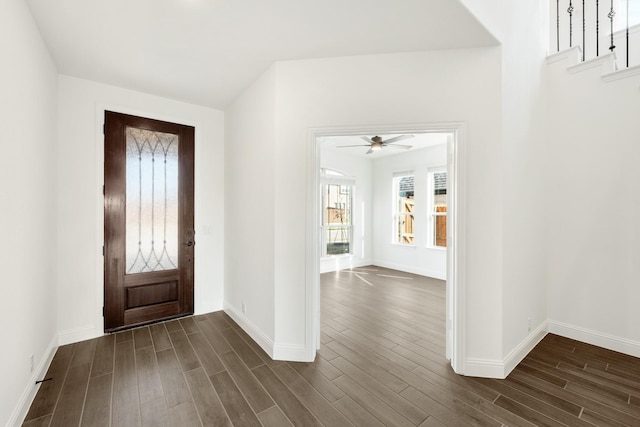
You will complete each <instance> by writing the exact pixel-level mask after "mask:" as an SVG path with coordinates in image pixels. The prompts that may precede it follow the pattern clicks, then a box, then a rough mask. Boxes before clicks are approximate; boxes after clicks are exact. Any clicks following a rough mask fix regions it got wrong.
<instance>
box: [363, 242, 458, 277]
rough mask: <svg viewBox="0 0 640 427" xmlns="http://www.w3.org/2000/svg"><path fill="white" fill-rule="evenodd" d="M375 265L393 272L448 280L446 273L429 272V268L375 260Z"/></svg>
mask: <svg viewBox="0 0 640 427" xmlns="http://www.w3.org/2000/svg"><path fill="white" fill-rule="evenodd" d="M430 249H432V248H430ZM373 265H377V266H378V267H384V268H390V269H392V270H399V271H406V272H407V273H412V274H419V275H420V276H426V277H431V278H433V279H440V280H447V275H446V273H443V272H442V271H435V270H429V269H427V268H415V267H413V266H410V265H404V264H398V263H395V262H386V261H382V260H374V261H373Z"/></svg>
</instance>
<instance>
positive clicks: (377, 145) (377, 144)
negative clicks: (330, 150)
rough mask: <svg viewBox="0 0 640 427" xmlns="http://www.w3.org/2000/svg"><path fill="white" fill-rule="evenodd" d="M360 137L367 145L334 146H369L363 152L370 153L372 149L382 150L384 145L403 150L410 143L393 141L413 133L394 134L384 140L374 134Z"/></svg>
mask: <svg viewBox="0 0 640 427" xmlns="http://www.w3.org/2000/svg"><path fill="white" fill-rule="evenodd" d="M361 138H362V139H364V140H365V141H366V142H368V145H364V144H361V145H339V146H337V147H336V148H347V147H369V151H367V152H366V153H365V154H371V153H373V152H374V151H379V150H382V149H383V148H384V147H395V148H402V149H404V150H408V149H409V148H412V147H413V146H412V145H400V144H395V142H398V141H402V140H405V139H409V138H413V135H400V136H396V137H393V138H389V139H386V140H383V139H382V138H381V137H379V136H374V137H373V138H369V137H368V136H361Z"/></svg>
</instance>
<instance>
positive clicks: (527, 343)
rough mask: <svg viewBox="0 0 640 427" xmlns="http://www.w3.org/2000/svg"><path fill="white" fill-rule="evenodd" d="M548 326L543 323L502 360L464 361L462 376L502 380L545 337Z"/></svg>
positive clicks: (472, 359)
mask: <svg viewBox="0 0 640 427" xmlns="http://www.w3.org/2000/svg"><path fill="white" fill-rule="evenodd" d="M547 330H548V325H547V321H544V322H542V323H541V324H540V326H538V327H537V328H536V329H535V330H533V331H532V332H531V333H530V334H529V335H527V337H526V338H525V339H524V340H522V342H520V344H518V345H517V346H516V347H515V348H514V349H513V350H511V351H510V352H509V354H507V355H506V356H505V358H504V359H502V360H499V359H474V358H469V359H467V360H466V361H465V370H464V374H465V375H468V376H471V377H482V378H499V379H504V378H507V376H508V375H509V374H510V373H511V371H513V370H514V369H515V367H516V366H518V364H519V363H520V362H522V360H523V359H524V358H525V357H526V356H527V354H529V352H530V351H531V350H533V349H534V347H535V346H536V345H538V343H539V342H540V341H542V339H543V338H544V337H545V336H546V335H547Z"/></svg>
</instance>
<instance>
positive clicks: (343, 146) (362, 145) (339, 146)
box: [336, 144, 368, 148]
mask: <svg viewBox="0 0 640 427" xmlns="http://www.w3.org/2000/svg"><path fill="white" fill-rule="evenodd" d="M347 147H368V145H364V144H360V145H336V148H347Z"/></svg>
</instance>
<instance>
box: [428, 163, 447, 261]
mask: <svg viewBox="0 0 640 427" xmlns="http://www.w3.org/2000/svg"><path fill="white" fill-rule="evenodd" d="M442 172H444V173H446V174H447V192H446V193H445V194H446V195H447V212H436V211H435V181H434V180H435V174H437V173H442ZM448 187H449V173H448V171H447V167H446V166H436V167H430V168H428V169H427V195H428V196H427V245H426V247H427V248H429V249H437V250H446V249H447V246H446V241H445V246H438V245H436V243H435V242H436V236H435V234H436V231H435V226H436V224H435V223H436V218H437V217H445V218H446V217H447V215H448V211H449V199H448V194H449V191H448Z"/></svg>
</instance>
